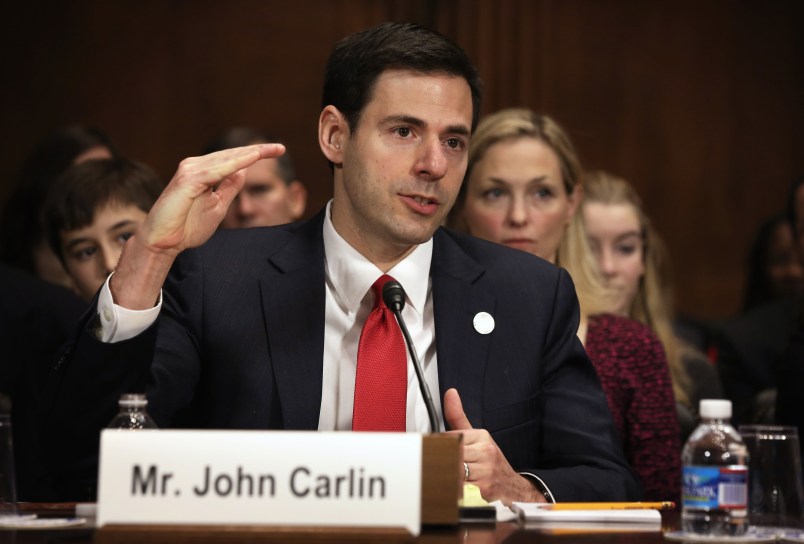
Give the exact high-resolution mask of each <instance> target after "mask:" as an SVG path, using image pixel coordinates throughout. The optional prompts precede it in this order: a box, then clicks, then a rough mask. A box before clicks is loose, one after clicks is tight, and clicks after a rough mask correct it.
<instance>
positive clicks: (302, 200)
mask: <svg viewBox="0 0 804 544" xmlns="http://www.w3.org/2000/svg"><path fill="white" fill-rule="evenodd" d="M288 203H289V208H290V215H291V216H292V217H293V220H294V221H295V220H297V219H300V218H301V216H302V215H304V210H305V208H307V188H306V187H305V186H304V184H302V182H301V181H298V180H293V181H291V182H290V183H289V184H288Z"/></svg>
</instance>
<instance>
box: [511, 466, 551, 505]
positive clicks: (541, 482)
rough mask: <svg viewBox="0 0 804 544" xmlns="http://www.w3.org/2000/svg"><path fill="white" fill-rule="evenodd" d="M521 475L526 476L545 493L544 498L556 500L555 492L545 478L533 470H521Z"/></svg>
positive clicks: (549, 500)
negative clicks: (545, 481) (548, 485)
mask: <svg viewBox="0 0 804 544" xmlns="http://www.w3.org/2000/svg"><path fill="white" fill-rule="evenodd" d="M519 475H520V476H524V477H525V478H527V479H528V480H530V482H531V483H532V484H533V485H534V487H536V489H537V490H538V491H539V493H541V494H542V495H544V498H545V499H547V502H556V499H555V497H554V496H553V492H552V491H550V488H549V487H547V484H546V483H544V480H542V479H541V478H539V477H538V476H536V475H535V474H533V473H532V472H520V473H519Z"/></svg>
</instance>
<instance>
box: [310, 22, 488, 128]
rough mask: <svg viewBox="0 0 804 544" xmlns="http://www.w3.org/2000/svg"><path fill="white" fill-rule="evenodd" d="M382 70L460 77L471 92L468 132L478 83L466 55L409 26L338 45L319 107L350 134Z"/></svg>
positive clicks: (366, 33) (390, 26)
mask: <svg viewBox="0 0 804 544" xmlns="http://www.w3.org/2000/svg"><path fill="white" fill-rule="evenodd" d="M388 70H410V71H413V72H420V73H423V74H446V75H449V76H458V77H462V78H464V79H465V80H466V82H467V83H468V84H469V89H470V90H471V92H472V132H474V130H475V127H476V126H477V121H478V118H479V116H480V102H481V98H482V94H483V90H482V83H481V82H480V76H478V73H477V69H476V68H475V67H474V65H473V64H472V61H471V60H470V59H469V57H468V56H467V55H466V53H465V52H464V51H463V50H462V49H461V48H460V47H458V46H457V45H455V44H454V43H452V42H451V41H450V40H449V39H447V38H446V37H445V36H443V35H442V34H439V33H438V32H436V31H434V30H430V29H427V28H424V27H422V26H419V25H417V24H413V23H382V24H379V25H377V26H373V27H371V28H369V29H367V30H363V31H361V32H357V33H356V34H352V35H350V36H347V37H346V38H344V39H342V40H341V41H340V42H338V43H337V44H336V45H335V48H334V49H333V50H332V53H331V54H330V56H329V60H328V61H327V68H326V73H325V76H324V92H323V96H322V104H321V107H322V108H324V107H326V106H328V105H333V106H335V107H336V108H338V110H339V111H340V112H341V113H342V114H343V115H344V117H345V118H346V121H347V122H348V123H349V130H350V132H351V133H354V132H355V129H356V128H357V126H358V124H359V122H360V115H361V113H362V112H363V108H364V107H365V106H366V104H368V102H369V101H370V100H371V97H372V94H373V92H374V86H375V84H376V82H377V79H378V78H379V77H380V75H381V74H382V73H383V72H386V71H388Z"/></svg>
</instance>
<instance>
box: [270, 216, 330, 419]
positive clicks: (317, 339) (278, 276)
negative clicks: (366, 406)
mask: <svg viewBox="0 0 804 544" xmlns="http://www.w3.org/2000/svg"><path fill="white" fill-rule="evenodd" d="M323 218H324V214H323V212H322V213H320V214H318V215H317V216H316V217H314V218H313V219H311V220H310V221H307V222H304V223H300V224H299V225H297V226H294V227H291V230H290V231H289V242H288V243H287V244H286V245H285V246H283V247H282V248H281V249H280V250H278V251H277V252H275V253H274V254H272V255H270V256H268V262H267V263H266V267H267V271H266V274H264V275H263V276H262V278H261V279H260V290H261V293H262V302H263V309H262V311H263V316H264V320H265V328H266V334H267V336H268V344H269V350H270V357H271V362H272V364H273V371H274V379H275V380H276V388H277V393H278V395H279V402H280V405H281V408H282V418H283V423H284V428H286V429H307V430H314V429H317V428H318V418H319V412H320V409H321V387H322V384H321V380H322V369H323V360H324V312H325V308H324V305H325V294H324V242H323V237H322V228H323Z"/></svg>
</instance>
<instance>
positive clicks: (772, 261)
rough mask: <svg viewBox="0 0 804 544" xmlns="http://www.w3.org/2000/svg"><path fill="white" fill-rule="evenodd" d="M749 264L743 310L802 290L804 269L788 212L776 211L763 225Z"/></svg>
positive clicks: (790, 295) (755, 241) (794, 294)
mask: <svg viewBox="0 0 804 544" xmlns="http://www.w3.org/2000/svg"><path fill="white" fill-rule="evenodd" d="M747 268H748V277H747V279H746V285H745V295H744V297H743V312H747V311H749V310H751V309H752V308H755V307H757V306H760V305H762V304H764V303H766V302H772V301H775V300H778V299H781V298H795V297H798V296H800V295H801V294H802V288H804V271H802V268H801V260H800V259H799V255H798V249H797V248H796V241H795V237H794V236H793V227H792V226H791V225H790V219H789V218H788V217H787V215H786V214H778V215H774V216H773V217H771V218H770V219H768V220H767V221H765V222H764V223H763V224H762V226H760V228H759V231H758V232H757V235H756V238H755V239H754V243H753V244H752V245H751V250H750V251H749V253H748V263H747Z"/></svg>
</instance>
